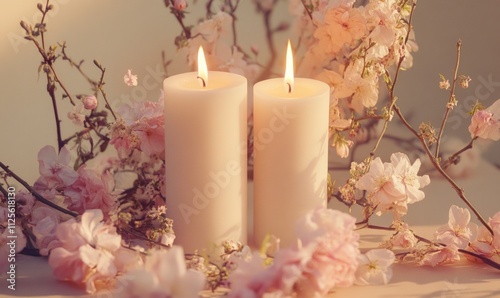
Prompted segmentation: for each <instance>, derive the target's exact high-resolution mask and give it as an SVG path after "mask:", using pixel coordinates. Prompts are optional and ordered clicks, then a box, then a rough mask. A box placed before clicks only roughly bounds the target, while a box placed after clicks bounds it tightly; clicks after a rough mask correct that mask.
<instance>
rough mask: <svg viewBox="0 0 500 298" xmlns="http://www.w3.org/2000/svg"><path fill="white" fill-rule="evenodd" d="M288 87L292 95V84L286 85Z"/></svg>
mask: <svg viewBox="0 0 500 298" xmlns="http://www.w3.org/2000/svg"><path fill="white" fill-rule="evenodd" d="M286 84H287V85H288V93H292V84H290V83H288V82H287V83H286Z"/></svg>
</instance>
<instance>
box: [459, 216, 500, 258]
mask: <svg viewBox="0 0 500 298" xmlns="http://www.w3.org/2000/svg"><path fill="white" fill-rule="evenodd" d="M490 226H491V225H490ZM473 232H474V234H476V237H474V238H475V239H474V240H473V241H472V242H471V243H469V246H468V247H467V248H466V249H467V250H470V251H472V252H475V253H477V254H480V255H484V256H485V257H488V258H491V257H492V256H493V255H494V253H495V247H494V245H493V236H492V235H491V233H490V231H488V229H486V228H485V227H484V226H481V227H480V228H478V229H477V232H476V231H473ZM498 244H500V242H499V243H498ZM495 246H496V247H497V249H499V250H500V245H495ZM465 257H466V258H467V259H470V260H472V261H475V260H476V259H475V258H474V257H472V258H471V257H470V256H469V255H465Z"/></svg>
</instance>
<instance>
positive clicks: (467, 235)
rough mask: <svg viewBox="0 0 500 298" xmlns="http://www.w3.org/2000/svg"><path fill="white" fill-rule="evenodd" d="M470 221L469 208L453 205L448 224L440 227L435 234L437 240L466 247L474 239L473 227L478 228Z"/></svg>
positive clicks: (458, 246)
mask: <svg viewBox="0 0 500 298" xmlns="http://www.w3.org/2000/svg"><path fill="white" fill-rule="evenodd" d="M469 221H470V212H469V210H468V209H466V208H460V207H458V206H455V205H453V206H451V207H450V211H449V219H448V224H447V225H444V226H441V227H439V228H438V230H437V231H436V235H435V238H436V240H437V241H438V242H440V243H443V244H446V245H454V246H456V247H457V248H461V249H464V248H466V247H467V246H468V245H469V242H471V240H473V239H472V238H473V233H472V231H473V229H474V230H477V226H476V225H475V224H473V223H469Z"/></svg>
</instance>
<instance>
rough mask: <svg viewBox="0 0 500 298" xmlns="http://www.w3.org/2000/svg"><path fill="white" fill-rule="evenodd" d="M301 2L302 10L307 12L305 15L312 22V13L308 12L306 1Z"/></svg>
mask: <svg viewBox="0 0 500 298" xmlns="http://www.w3.org/2000/svg"><path fill="white" fill-rule="evenodd" d="M301 2H302V6H304V10H305V11H306V12H307V15H308V16H309V18H310V19H311V21H312V20H313V16H312V13H311V11H310V10H309V8H308V7H307V4H306V1H305V0H301Z"/></svg>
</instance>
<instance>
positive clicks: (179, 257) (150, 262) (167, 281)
mask: <svg viewBox="0 0 500 298" xmlns="http://www.w3.org/2000/svg"><path fill="white" fill-rule="evenodd" d="M120 281H121V283H122V284H123V287H124V288H123V292H121V293H120V294H121V295H122V296H123V297H130V298H139V297H146V298H147V297H150V298H153V297H171V298H184V297H198V293H199V292H200V291H201V290H202V289H203V287H204V285H205V276H204V275H203V274H202V273H201V272H199V271H194V270H191V269H189V270H188V269H186V262H185V259H184V251H183V249H182V247H180V246H173V247H172V248H170V249H169V250H164V249H162V250H153V251H152V252H151V253H150V254H149V255H148V256H146V259H145V262H144V266H143V268H138V269H135V270H131V271H129V272H128V273H127V274H125V275H124V276H123V277H121V278H120Z"/></svg>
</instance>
